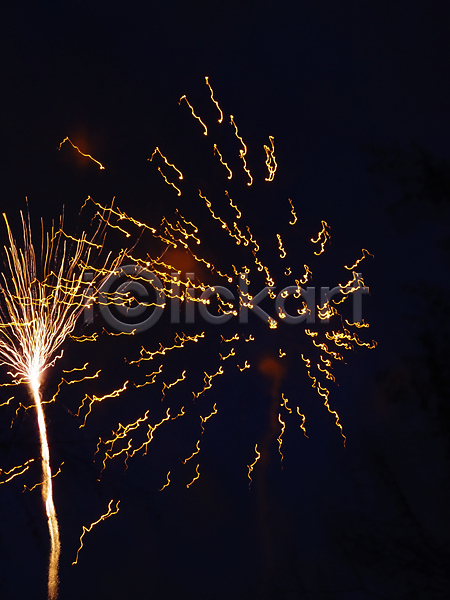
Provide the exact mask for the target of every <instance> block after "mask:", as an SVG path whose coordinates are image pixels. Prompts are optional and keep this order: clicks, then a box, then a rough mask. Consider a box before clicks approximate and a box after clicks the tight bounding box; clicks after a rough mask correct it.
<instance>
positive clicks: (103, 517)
mask: <svg viewBox="0 0 450 600" xmlns="http://www.w3.org/2000/svg"><path fill="white" fill-rule="evenodd" d="M113 502H114V500H110V501H109V504H108V511H107V512H106V513H105V514H104V515H101V517H99V518H98V519H97V521H94V522H93V523H91V524H90V525H89V527H85V526H84V525H83V532H82V534H81V536H80V547H79V548H78V550H77V556H76V558H75V560H74V561H73V563H72V565H76V564H77V563H78V556H79V554H80V552H81V549H82V548H83V538H84V535H85V534H86V533H90V532H91V531H92V529H93V528H94V527H95V526H96V525H98V524H99V523H100V522H101V521H105V520H106V519H108V518H109V517H112V515H116V514H117V513H118V512H119V504H120V500H118V501H117V503H116V506H115V508H114V509H112V508H111V507H112V503H113Z"/></svg>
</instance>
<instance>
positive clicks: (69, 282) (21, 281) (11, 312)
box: [0, 213, 120, 600]
mask: <svg viewBox="0 0 450 600" xmlns="http://www.w3.org/2000/svg"><path fill="white" fill-rule="evenodd" d="M3 216H4V219H5V223H6V229H7V235H8V245H7V246H5V248H4V250H5V255H6V261H5V262H6V266H7V268H6V270H5V272H3V273H2V275H1V283H0V361H1V362H0V364H2V365H4V366H6V367H7V368H9V371H8V375H10V377H11V379H12V381H11V382H10V383H9V384H3V385H18V384H25V385H26V386H27V387H28V389H29V392H30V394H31V397H32V399H33V402H34V406H35V409H36V414H37V423H38V428H39V438H40V450H41V465H42V500H43V502H44V505H45V510H46V514H47V521H48V530H49V535H50V557H49V567H48V598H49V599H51V600H54V599H55V598H56V597H57V594H58V561H59V554H60V540H59V527H58V520H57V516H56V510H55V505H54V501H53V486H52V469H51V461H50V450H49V445H48V440H47V429H46V423H45V414H44V410H43V404H44V401H43V399H42V394H41V391H40V388H41V385H42V381H43V377H44V373H45V372H46V371H47V370H48V369H49V368H51V367H52V366H53V365H54V363H55V361H56V360H57V359H58V358H60V357H61V356H62V350H61V346H62V344H63V343H64V342H65V340H66V339H67V337H68V336H69V335H70V333H71V332H72V331H73V330H74V328H75V325H76V322H77V319H78V317H79V316H80V314H81V312H82V310H83V309H84V307H85V304H86V301H87V299H88V297H89V290H90V288H92V286H93V285H95V283H97V282H98V281H99V280H101V279H103V278H104V277H105V276H107V274H108V273H109V272H110V268H114V267H115V266H116V265H117V264H118V262H119V261H120V257H119V258H117V259H116V260H113V261H111V260H110V259H111V257H110V255H108V256H107V257H106V258H105V259H104V261H103V265H102V268H101V269H99V270H98V269H97V270H96V271H95V275H94V277H93V278H92V280H91V281H89V282H85V281H84V273H85V270H86V269H87V268H90V267H89V263H90V260H91V258H92V256H91V255H92V253H93V252H95V254H96V255H97V256H98V254H99V253H101V250H102V240H103V228H101V229H97V231H96V233H95V235H94V237H93V238H92V239H91V240H88V239H87V237H86V234H85V233H83V234H82V236H81V238H80V239H75V238H69V237H68V236H66V234H64V232H63V229H62V219H61V224H60V227H59V229H58V230H55V229H54V228H52V230H51V232H48V233H47V234H46V235H43V236H42V237H43V239H42V248H41V256H40V259H41V260H40V264H38V260H37V258H36V252H35V248H34V246H33V242H32V237H31V225H30V219H29V217H28V219H27V220H26V219H25V218H24V216H23V214H22V213H21V219H22V230H23V247H19V246H18V244H17V242H16V240H15V239H14V237H13V234H12V231H11V228H10V226H9V223H8V220H7V218H6V215H3ZM98 241H99V243H98ZM90 271H91V272H92V268H90ZM58 350H61V351H60V353H59V354H58Z"/></svg>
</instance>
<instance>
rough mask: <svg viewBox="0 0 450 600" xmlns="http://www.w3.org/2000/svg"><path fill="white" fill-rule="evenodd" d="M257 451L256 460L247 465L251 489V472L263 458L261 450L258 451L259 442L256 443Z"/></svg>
mask: <svg viewBox="0 0 450 600" xmlns="http://www.w3.org/2000/svg"><path fill="white" fill-rule="evenodd" d="M255 452H256V458H255V460H254V461H253V462H252V464H251V465H247V468H248V474H247V477H248V478H249V483H248V489H250V486H251V485H252V477H251V473H252V471H253V469H254V468H255V465H256V463H257V462H258V460H259V459H260V458H261V452H258V444H255Z"/></svg>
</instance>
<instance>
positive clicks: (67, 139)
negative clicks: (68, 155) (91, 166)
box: [58, 137, 105, 170]
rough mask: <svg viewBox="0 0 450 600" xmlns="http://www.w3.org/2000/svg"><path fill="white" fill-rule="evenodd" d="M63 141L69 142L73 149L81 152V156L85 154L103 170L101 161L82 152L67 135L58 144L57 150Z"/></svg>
mask: <svg viewBox="0 0 450 600" xmlns="http://www.w3.org/2000/svg"><path fill="white" fill-rule="evenodd" d="M65 142H69V144H70V145H71V146H72V148H73V149H74V150H76V151H77V152H78V154H81V156H85V157H86V158H90V159H91V160H92V161H94V162H95V163H97V164H98V166H99V168H100V170H104V169H105V167H104V166H103V165H102V163H101V162H99V161H98V160H96V159H95V158H94V157H93V156H91V155H90V154H85V153H84V152H82V151H81V150H80V149H79V148H78V146H75V144H74V143H73V142H72V141H71V140H70V138H69V137H65V138H64V139H63V141H62V142H61V143H60V144H59V147H58V150H61V146H62V145H63V144H64V143H65Z"/></svg>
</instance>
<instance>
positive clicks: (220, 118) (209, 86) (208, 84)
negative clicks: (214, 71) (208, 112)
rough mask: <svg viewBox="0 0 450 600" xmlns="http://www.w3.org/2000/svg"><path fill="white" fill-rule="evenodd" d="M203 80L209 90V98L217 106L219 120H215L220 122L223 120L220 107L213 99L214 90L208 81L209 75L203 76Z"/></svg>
mask: <svg viewBox="0 0 450 600" xmlns="http://www.w3.org/2000/svg"><path fill="white" fill-rule="evenodd" d="M205 82H206V85H207V86H208V88H209V91H210V92H211V100H212V101H213V102H214V104H215V105H216V107H217V110H218V111H219V113H220V117H219V120H218V121H217V122H218V123H222V121H223V112H222V109H221V108H220V106H219V103H218V102H217V100H215V99H214V92H213V89H212V87H211V84H210V83H209V77H207V76H205Z"/></svg>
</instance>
